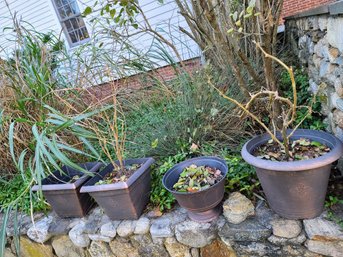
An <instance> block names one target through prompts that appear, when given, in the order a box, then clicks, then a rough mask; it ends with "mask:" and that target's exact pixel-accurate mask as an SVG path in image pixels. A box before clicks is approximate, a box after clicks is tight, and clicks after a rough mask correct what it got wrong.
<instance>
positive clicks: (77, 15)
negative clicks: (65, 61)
mask: <svg viewBox="0 0 343 257" xmlns="http://www.w3.org/2000/svg"><path fill="white" fill-rule="evenodd" d="M70 1H72V0H68V2H70ZM74 1H75V4H76V5H77V8H78V10H79V12H80V13H79V14H73V15H71V16H68V17H65V18H62V17H61V14H60V12H59V9H60V8H61V7H62V8H63V6H64V5H62V6H61V7H58V6H57V3H56V0H51V2H52V5H53V6H54V9H55V13H56V15H57V18H58V21H59V23H60V25H61V27H62V30H63V33H64V36H65V37H66V39H67V41H68V45H69V47H70V48H74V47H76V46H79V45H82V44H84V43H86V42H88V41H89V40H90V32H89V30H88V28H87V24H86V22H85V20H84V18H83V17H82V14H81V11H80V7H79V3H78V1H77V0H74ZM73 18H81V19H82V20H83V22H84V24H85V26H84V27H85V28H86V30H87V33H88V38H85V39H82V40H80V41H77V42H75V43H73V42H72V39H71V36H70V34H69V31H68V28H67V27H66V25H65V22H66V21H68V20H71V19H73ZM80 28H83V27H80ZM80 28H78V29H80ZM73 31H76V30H73Z"/></svg>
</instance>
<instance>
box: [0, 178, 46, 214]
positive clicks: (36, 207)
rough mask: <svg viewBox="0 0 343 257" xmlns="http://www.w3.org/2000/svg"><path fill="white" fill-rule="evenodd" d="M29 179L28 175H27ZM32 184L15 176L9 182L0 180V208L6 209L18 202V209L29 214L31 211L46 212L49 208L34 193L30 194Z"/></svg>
mask: <svg viewBox="0 0 343 257" xmlns="http://www.w3.org/2000/svg"><path fill="white" fill-rule="evenodd" d="M27 177H28V178H29V177H30V174H27ZM31 186H32V184H31V183H30V181H28V180H23V178H22V176H21V175H15V176H14V177H13V178H12V179H11V180H10V181H5V180H0V188H1V191H0V206H2V208H5V207H7V206H8V205H10V204H11V203H13V202H18V209H19V210H21V211H22V212H24V213H26V214H29V213H30V212H31V210H32V211H33V212H37V211H44V212H45V211H47V210H49V209H50V206H49V205H48V204H47V203H46V202H45V201H44V199H42V198H40V197H38V195H37V194H36V193H31V194H30V188H31ZM31 205H32V206H31Z"/></svg>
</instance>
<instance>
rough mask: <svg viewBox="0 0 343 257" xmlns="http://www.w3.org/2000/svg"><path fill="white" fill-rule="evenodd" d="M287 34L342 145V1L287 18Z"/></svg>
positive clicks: (327, 120) (311, 86) (330, 127)
mask: <svg viewBox="0 0 343 257" xmlns="http://www.w3.org/2000/svg"><path fill="white" fill-rule="evenodd" d="M286 33H287V40H288V44H290V45H291V48H292V50H293V51H294V52H295V54H296V55H298V57H299V61H300V63H301V65H302V66H304V67H306V68H307V69H308V74H309V79H310V90H312V91H314V92H316V91H317V90H320V93H319V95H320V99H321V102H322V106H323V108H322V113H323V114H324V115H325V116H326V117H327V118H326V120H325V122H326V124H327V130H328V131H329V132H332V133H333V134H335V135H336V136H337V137H338V138H340V139H341V140H342V141H343V1H339V2H337V3H334V4H330V5H326V6H321V7H320V8H317V9H313V10H311V11H307V12H304V13H302V14H299V15H296V16H293V17H288V19H287V20H286ZM340 164H342V160H340ZM339 166H341V171H343V165H339ZM342 174H343V173H342Z"/></svg>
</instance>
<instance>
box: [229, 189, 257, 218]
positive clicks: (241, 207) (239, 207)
mask: <svg viewBox="0 0 343 257" xmlns="http://www.w3.org/2000/svg"><path fill="white" fill-rule="evenodd" d="M223 214H224V216H225V218H226V219H227V221H228V222H230V223H233V224H239V223H241V222H243V221H244V220H245V219H246V218H247V217H248V216H251V215H254V214H255V208H254V205H253V204H252V202H251V201H250V200H249V199H248V198H246V197H245V196H244V195H242V194H241V193H239V192H234V193H232V194H230V196H229V199H227V200H226V201H225V202H224V204H223Z"/></svg>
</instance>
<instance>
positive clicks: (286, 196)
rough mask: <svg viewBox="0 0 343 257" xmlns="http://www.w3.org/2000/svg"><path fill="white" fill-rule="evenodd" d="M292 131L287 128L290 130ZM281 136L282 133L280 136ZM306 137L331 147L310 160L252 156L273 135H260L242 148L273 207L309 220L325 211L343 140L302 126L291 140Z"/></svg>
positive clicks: (245, 158) (244, 156)
mask: <svg viewBox="0 0 343 257" xmlns="http://www.w3.org/2000/svg"><path fill="white" fill-rule="evenodd" d="M289 132H290V131H288V133H289ZM278 138H279V139H281V136H278ZM299 138H307V139H310V140H314V141H317V142H320V143H322V144H325V145H327V146H328V147H330V148H331V151H330V152H328V153H327V154H325V155H323V156H320V157H318V158H315V159H311V160H303V161H293V162H276V161H268V160H262V159H260V158H257V157H255V156H253V155H252V153H253V152H254V150H255V149H256V148H257V147H258V146H260V145H262V144H264V143H266V142H267V141H268V140H269V139H270V136H269V135H267V134H264V135H261V136H257V137H255V138H253V139H251V140H250V141H248V142H247V143H246V144H245V145H244V146H243V149H242V157H243V158H244V160H245V161H246V162H248V163H249V164H251V165H253V166H254V167H255V169H256V172H257V176H258V178H259V180H260V182H261V185H262V188H263V191H264V193H265V194H266V197H267V200H268V203H269V205H270V207H271V208H272V209H273V210H274V211H275V212H276V213H278V214H279V215H280V216H282V217H285V218H288V219H310V218H314V217H317V216H318V215H320V214H321V213H322V211H323V207H324V201H325V195H326V190H327V185H328V181H329V175H330V171H331V164H332V163H333V162H335V161H336V160H337V159H339V158H340V157H341V155H342V154H343V147H342V142H341V141H340V140H339V139H338V138H336V137H335V136H333V135H331V134H329V133H326V132H323V131H316V130H307V129H299V130H297V131H296V132H295V133H294V134H293V136H292V137H291V140H297V139H299Z"/></svg>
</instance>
